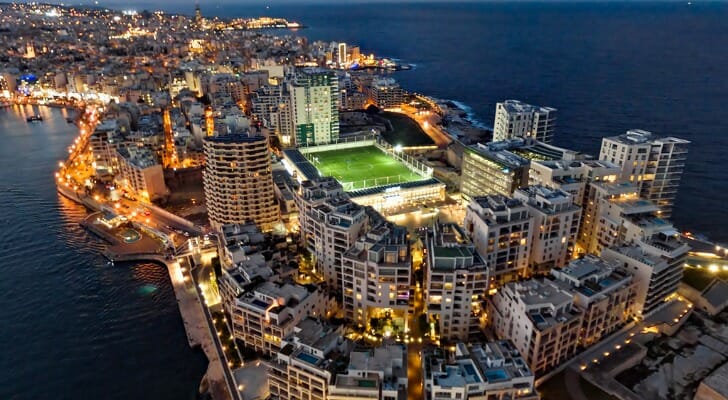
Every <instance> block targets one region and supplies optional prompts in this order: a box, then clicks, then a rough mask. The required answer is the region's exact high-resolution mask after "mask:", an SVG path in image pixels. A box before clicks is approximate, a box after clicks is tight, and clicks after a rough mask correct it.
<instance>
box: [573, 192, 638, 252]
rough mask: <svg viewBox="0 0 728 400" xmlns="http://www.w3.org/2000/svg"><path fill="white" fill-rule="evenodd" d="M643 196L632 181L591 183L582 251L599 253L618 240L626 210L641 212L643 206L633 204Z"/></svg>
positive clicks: (580, 243) (586, 197) (585, 204)
mask: <svg viewBox="0 0 728 400" xmlns="http://www.w3.org/2000/svg"><path fill="white" fill-rule="evenodd" d="M639 200H640V199H639V197H638V196H637V188H636V187H635V186H634V185H632V184H629V183H610V182H603V181H602V182H592V183H589V184H588V185H587V186H586V193H585V195H584V201H583V203H582V211H581V216H582V221H581V224H580V226H579V237H578V238H577V243H578V250H577V251H578V253H580V254H584V253H588V254H599V253H600V252H601V250H602V249H604V248H606V247H610V246H613V245H615V244H617V241H618V240H619V228H620V226H621V225H622V212H626V213H628V214H629V213H631V212H639V211H640V209H639V208H634V209H632V208H630V205H637V204H635V203H636V202H637V201H639ZM646 205H647V208H646V209H651V207H652V204H651V203H649V202H647V203H646Z"/></svg>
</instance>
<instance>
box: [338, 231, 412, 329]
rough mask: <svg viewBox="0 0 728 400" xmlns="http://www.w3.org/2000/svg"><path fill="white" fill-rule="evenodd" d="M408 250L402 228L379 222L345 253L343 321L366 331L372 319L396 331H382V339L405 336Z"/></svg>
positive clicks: (408, 281) (407, 301) (409, 272)
mask: <svg viewBox="0 0 728 400" xmlns="http://www.w3.org/2000/svg"><path fill="white" fill-rule="evenodd" d="M409 247H410V245H409V239H408V237H407V230H406V229H405V228H403V227H400V226H396V225H394V224H392V223H389V222H382V223H380V224H378V225H376V226H374V227H373V228H371V229H370V230H369V231H368V232H367V233H366V234H365V235H364V236H362V237H361V238H359V239H358V240H357V241H356V242H355V243H354V245H353V246H352V247H351V248H350V249H349V250H347V251H346V253H344V255H343V257H342V262H343V266H342V279H343V281H342V289H343V290H342V293H343V309H344V316H345V318H346V319H348V320H349V321H352V322H354V323H356V324H358V325H360V326H364V327H366V328H367V329H369V328H370V327H371V324H370V321H371V320H372V318H376V319H377V320H378V321H381V322H384V321H387V320H388V321H391V326H392V327H393V328H394V329H395V331H394V332H393V331H391V330H388V331H385V332H383V334H384V335H385V336H390V335H392V334H393V333H404V329H405V327H406V323H405V321H406V320H407V310H408V308H409V290H410V287H411V281H410V280H411V275H412V257H411V255H410V248H409ZM379 325H382V324H379ZM387 329H388V328H387Z"/></svg>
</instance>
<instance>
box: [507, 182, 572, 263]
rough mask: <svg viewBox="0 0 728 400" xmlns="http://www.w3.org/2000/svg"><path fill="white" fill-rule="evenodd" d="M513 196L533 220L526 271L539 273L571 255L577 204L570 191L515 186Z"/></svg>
mask: <svg viewBox="0 0 728 400" xmlns="http://www.w3.org/2000/svg"><path fill="white" fill-rule="evenodd" d="M513 198H514V199H517V200H521V201H522V202H523V204H524V205H525V206H526V207H527V208H528V214H529V215H530V216H531V218H532V219H533V220H532V229H531V237H530V242H531V244H530V246H531V248H530V255H529V261H528V264H529V272H530V273H531V274H542V273H545V272H548V271H549V270H551V268H553V267H561V266H564V265H565V264H566V263H567V262H568V260H569V259H571V257H572V256H573V254H574V249H575V246H576V238H577V235H578V233H579V220H580V217H581V207H579V206H577V205H575V204H574V201H573V197H572V196H571V194H569V193H567V192H564V191H563V190H559V189H549V188H547V187H545V186H540V185H532V186H527V187H525V188H521V189H518V190H516V192H515V193H514V194H513Z"/></svg>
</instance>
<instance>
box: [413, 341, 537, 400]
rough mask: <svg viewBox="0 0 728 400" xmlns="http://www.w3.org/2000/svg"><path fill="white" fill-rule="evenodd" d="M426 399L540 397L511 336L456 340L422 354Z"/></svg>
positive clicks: (515, 399)
mask: <svg viewBox="0 0 728 400" xmlns="http://www.w3.org/2000/svg"><path fill="white" fill-rule="evenodd" d="M422 370H423V371H424V381H425V397H424V398H425V399H426V400H475V399H488V400H538V399H539V395H538V393H537V392H536V390H535V387H534V375H533V373H532V372H531V370H530V369H529V367H528V364H527V363H526V361H525V360H524V359H523V358H522V357H521V354H520V353H519V352H518V350H517V349H516V348H515V347H514V346H513V343H511V342H510V341H508V340H501V341H497V342H488V343H485V344H483V345H480V344H474V345H466V344H465V343H457V344H456V345H455V346H453V347H452V348H450V349H447V348H435V349H431V350H426V351H425V352H424V354H423V356H422Z"/></svg>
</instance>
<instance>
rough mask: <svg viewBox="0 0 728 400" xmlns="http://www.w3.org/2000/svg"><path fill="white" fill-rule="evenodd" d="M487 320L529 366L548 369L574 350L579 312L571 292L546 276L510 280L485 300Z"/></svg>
mask: <svg viewBox="0 0 728 400" xmlns="http://www.w3.org/2000/svg"><path fill="white" fill-rule="evenodd" d="M488 318H489V323H490V325H491V326H492V328H493V330H494V331H495V333H496V335H497V336H498V337H500V338H504V339H510V340H512V341H513V344H514V346H515V348H516V349H518V351H519V352H520V353H521V356H523V358H524V359H525V360H526V363H527V364H528V366H529V367H530V368H531V370H532V371H533V372H534V373H535V374H537V375H539V374H543V373H545V372H548V371H549V370H550V369H552V368H554V367H556V366H558V365H559V364H561V363H562V362H564V361H566V360H568V359H569V358H571V357H572V356H573V355H574V354H575V353H576V346H577V344H578V338H579V332H580V329H581V321H582V316H581V313H579V312H578V310H577V308H576V307H575V306H574V293H573V292H572V291H571V290H567V289H564V288H563V287H562V285H559V284H557V283H556V282H553V281H550V280H548V279H544V280H537V279H531V280H528V281H522V282H511V283H508V284H506V285H505V286H503V287H502V288H500V289H499V290H498V293H496V294H495V295H494V296H493V297H491V298H490V299H489V300H488Z"/></svg>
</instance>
